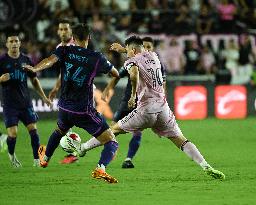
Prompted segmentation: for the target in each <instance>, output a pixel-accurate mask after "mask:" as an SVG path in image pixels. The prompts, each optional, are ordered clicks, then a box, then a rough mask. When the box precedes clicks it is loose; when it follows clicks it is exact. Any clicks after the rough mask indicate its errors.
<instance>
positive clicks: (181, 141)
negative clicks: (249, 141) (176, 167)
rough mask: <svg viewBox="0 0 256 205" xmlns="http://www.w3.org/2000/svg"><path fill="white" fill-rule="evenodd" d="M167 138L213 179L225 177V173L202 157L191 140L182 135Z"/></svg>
mask: <svg viewBox="0 0 256 205" xmlns="http://www.w3.org/2000/svg"><path fill="white" fill-rule="evenodd" d="M168 139H170V140H171V141H172V142H173V143H174V144H175V145H176V146H177V147H178V148H180V149H181V150H182V151H183V152H184V153H185V154H186V155H187V156H188V157H189V158H191V159H192V160H193V161H194V162H196V163H197V164H198V165H199V166H200V167H202V169H203V170H204V171H205V172H206V174H208V175H210V176H212V177H213V178H215V179H225V175H224V174H223V173H222V172H220V171H218V170H216V169H214V168H212V167H211V166H210V165H209V164H208V163H207V161H206V160H205V159H204V157H203V156H202V154H201V153H200V152H199V150H198V149H197V147H196V146H195V145H194V144H193V143H192V142H190V141H189V140H187V139H186V138H185V137H184V136H183V135H181V136H178V137H177V136H172V137H168Z"/></svg>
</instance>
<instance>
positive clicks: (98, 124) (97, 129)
mask: <svg viewBox="0 0 256 205" xmlns="http://www.w3.org/2000/svg"><path fill="white" fill-rule="evenodd" d="M57 124H58V127H59V128H60V129H61V130H63V131H65V132H66V131H68V130H69V129H70V128H72V127H73V126H76V127H80V128H82V129H84V130H86V131H87V132H88V133H89V134H90V135H92V136H94V137H98V136H99V135H101V133H103V132H104V131H105V130H107V129H109V126H108V124H107V122H106V120H105V118H104V117H103V116H101V115H100V114H99V113H98V112H97V111H96V110H95V109H94V110H90V111H89V112H88V113H84V114H77V113H73V112H72V111H67V110H63V109H61V108H59V114H58V123H57Z"/></svg>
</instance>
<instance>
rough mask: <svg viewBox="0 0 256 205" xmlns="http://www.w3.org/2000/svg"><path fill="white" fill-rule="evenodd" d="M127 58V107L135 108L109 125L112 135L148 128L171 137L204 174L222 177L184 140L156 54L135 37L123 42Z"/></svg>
mask: <svg viewBox="0 0 256 205" xmlns="http://www.w3.org/2000/svg"><path fill="white" fill-rule="evenodd" d="M125 45H126V51H127V57H128V58H129V59H128V60H127V61H126V62H125V63H124V67H125V69H126V70H127V71H128V73H129V75H130V80H131V85H132V92H131V97H130V99H129V101H128V106H129V107H131V108H132V107H135V105H136V97H137V98H138V100H137V107H136V109H134V110H133V111H132V112H131V113H129V114H128V115H127V116H126V117H124V118H123V119H121V120H119V121H118V122H117V123H116V124H114V125H113V126H111V129H112V130H113V132H114V134H119V133H123V132H136V131H137V130H140V131H142V130H144V129H146V128H151V129H152V131H153V132H155V133H156V134H158V135H159V136H164V137H166V138H167V139H169V140H171V141H172V142H173V143H174V144H175V145H176V146H177V147H178V148H180V149H181V150H182V151H183V152H185V153H186V154H187V155H188V157H190V158H191V159H192V160H193V161H195V162H196V163H197V164H198V165H199V166H201V168H202V169H203V170H204V171H205V173H206V174H208V175H210V176H212V177H213V178H215V179H225V175H224V174H223V173H222V172H220V171H218V170H216V169H214V168H212V167H211V166H210V165H209V164H208V163H207V162H206V160H205V159H204V157H203V156H202V155H201V153H200V152H199V150H198V149H197V147H196V146H195V145H194V144H193V143H192V142H190V141H189V140H187V139H186V138H185V137H184V136H183V134H182V132H181V130H180V128H179V126H178V124H177V122H176V120H175V116H174V114H173V113H172V111H171V110H170V108H169V105H168V103H167V101H166V96H165V91H164V87H163V78H162V73H161V69H160V67H161V64H160V61H159V59H158V57H157V55H156V53H154V52H151V51H145V50H144V48H143V41H142V40H141V39H140V38H139V37H136V36H132V37H130V38H128V39H127V40H126V42H125Z"/></svg>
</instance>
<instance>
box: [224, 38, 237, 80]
mask: <svg viewBox="0 0 256 205" xmlns="http://www.w3.org/2000/svg"><path fill="white" fill-rule="evenodd" d="M224 57H225V68H226V69H228V70H229V71H230V73H231V84H234V83H235V82H236V81H237V79H236V78H237V75H238V59H239V50H238V45H237V43H236V42H235V41H234V40H233V39H230V40H229V41H228V44H227V46H226V48H225V50H224Z"/></svg>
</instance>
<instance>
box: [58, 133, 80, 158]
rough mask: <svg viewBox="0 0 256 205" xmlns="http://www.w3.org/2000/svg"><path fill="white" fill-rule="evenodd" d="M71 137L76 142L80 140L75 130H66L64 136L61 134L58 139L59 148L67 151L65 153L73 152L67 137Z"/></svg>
mask: <svg viewBox="0 0 256 205" xmlns="http://www.w3.org/2000/svg"><path fill="white" fill-rule="evenodd" d="M69 137H70V138H72V139H73V140H76V141H78V142H81V138H80V137H79V135H78V134H77V133H75V132H68V133H67V134H66V135H65V136H63V137H62V138H61V140H60V146H61V148H62V149H63V150H64V151H65V152H67V153H73V152H74V150H73V149H72V148H71V147H70V146H69V144H68V142H67V139H68V138H69Z"/></svg>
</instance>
